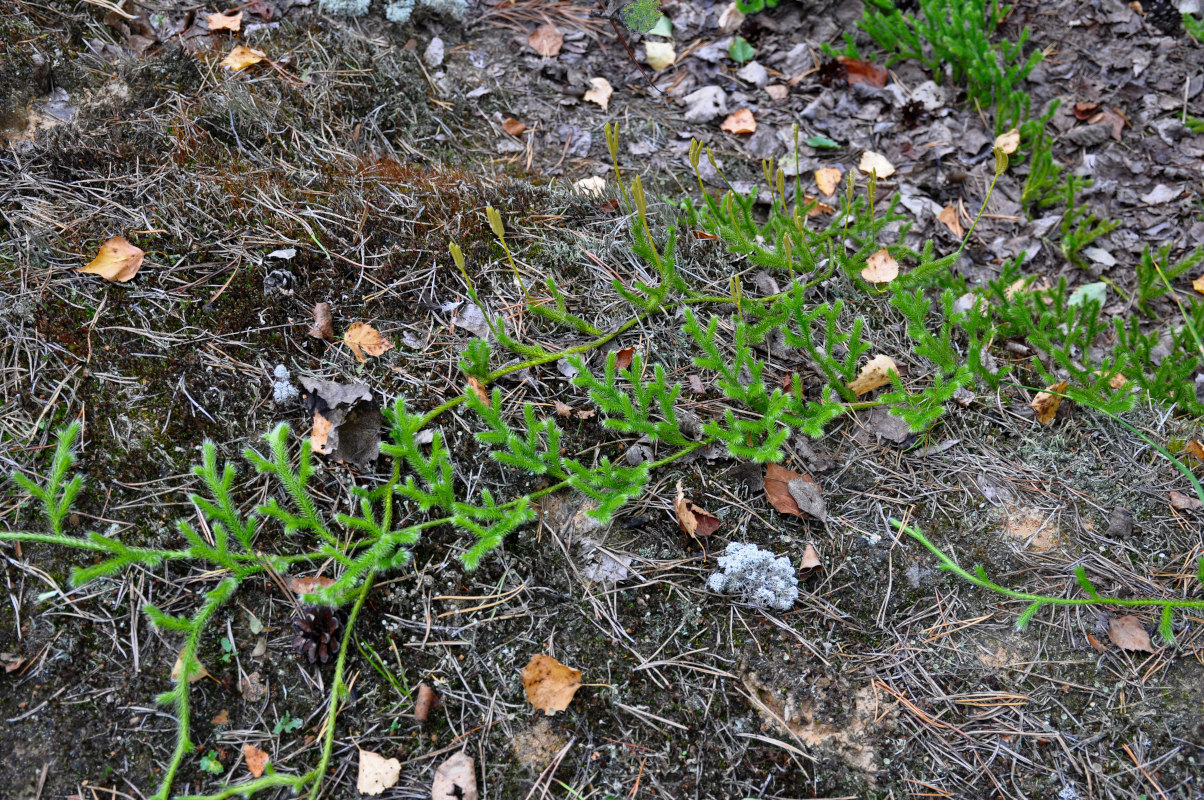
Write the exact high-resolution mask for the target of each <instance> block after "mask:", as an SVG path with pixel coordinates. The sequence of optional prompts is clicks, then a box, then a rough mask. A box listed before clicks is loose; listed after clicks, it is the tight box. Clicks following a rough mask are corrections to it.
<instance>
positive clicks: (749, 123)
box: [719, 108, 757, 133]
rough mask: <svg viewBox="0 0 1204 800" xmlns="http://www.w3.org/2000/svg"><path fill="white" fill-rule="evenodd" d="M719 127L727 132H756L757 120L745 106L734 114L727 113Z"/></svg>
mask: <svg viewBox="0 0 1204 800" xmlns="http://www.w3.org/2000/svg"><path fill="white" fill-rule="evenodd" d="M719 127H720V129H722V130H725V131H727V132H728V133H756V132H757V120H756V117H754V116H753V113H752V112H751V111H749V110H748V109H747V108H742V109H740V110H739V111H737V112H736V113H734V114H729V115H728V117H727V119H725V120H724V121H723V124H722V125H720V126H719Z"/></svg>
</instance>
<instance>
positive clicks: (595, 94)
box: [582, 77, 615, 111]
mask: <svg viewBox="0 0 1204 800" xmlns="http://www.w3.org/2000/svg"><path fill="white" fill-rule="evenodd" d="M589 85H590V89H589V91H587V92H586V93H585V94H584V95H583V97H582V99H584V100H585V101H586V102H588V103H597V104H598V105H599V106H600V107H601V108H602V110H603V111H606V110H607V109H608V108H609V107H610V96H611V95H612V94H614V93H615V90H614V89H613V88H611V85H610V81H608V80H606V78H601V77H598V78H590V79H589Z"/></svg>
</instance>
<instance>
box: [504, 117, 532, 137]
mask: <svg viewBox="0 0 1204 800" xmlns="http://www.w3.org/2000/svg"><path fill="white" fill-rule="evenodd" d="M526 129H527V124H526V123H525V122H521V121H520V120H517V119H515V118H514V117H506V120H505V121H504V122H503V123H502V130H504V131H505V132H506V133H508V134H510V135H511V136H518V135H519V134H521V133H522V132H523V131H525V130H526Z"/></svg>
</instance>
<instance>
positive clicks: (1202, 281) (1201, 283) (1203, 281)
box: [1191, 275, 1204, 294]
mask: <svg viewBox="0 0 1204 800" xmlns="http://www.w3.org/2000/svg"><path fill="white" fill-rule="evenodd" d="M1191 288H1193V289H1195V290H1196V291H1197V292H1199V293H1200V294H1204V275H1201V276H1200V277H1198V278H1196V279H1195V280H1194V281H1192V282H1191Z"/></svg>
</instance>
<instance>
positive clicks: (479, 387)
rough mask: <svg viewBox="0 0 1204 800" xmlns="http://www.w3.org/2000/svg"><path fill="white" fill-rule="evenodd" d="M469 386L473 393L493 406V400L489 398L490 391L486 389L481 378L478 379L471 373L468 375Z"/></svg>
mask: <svg viewBox="0 0 1204 800" xmlns="http://www.w3.org/2000/svg"><path fill="white" fill-rule="evenodd" d="M468 388H469V389H472V391H473V394H475V395H476V396H477V397H479V398H480V399H481V402H482V403H484V404H485V405H487V406H489V407H490V408H493V402H492V401H491V400H490V399H489V392H487V391H485V384H483V383H481V382H480V381H479V380H477V379H476V378H474V377H473V376H471V375H469V376H468Z"/></svg>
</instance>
